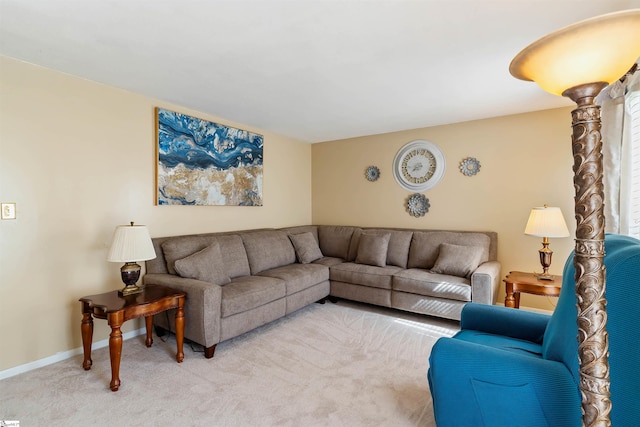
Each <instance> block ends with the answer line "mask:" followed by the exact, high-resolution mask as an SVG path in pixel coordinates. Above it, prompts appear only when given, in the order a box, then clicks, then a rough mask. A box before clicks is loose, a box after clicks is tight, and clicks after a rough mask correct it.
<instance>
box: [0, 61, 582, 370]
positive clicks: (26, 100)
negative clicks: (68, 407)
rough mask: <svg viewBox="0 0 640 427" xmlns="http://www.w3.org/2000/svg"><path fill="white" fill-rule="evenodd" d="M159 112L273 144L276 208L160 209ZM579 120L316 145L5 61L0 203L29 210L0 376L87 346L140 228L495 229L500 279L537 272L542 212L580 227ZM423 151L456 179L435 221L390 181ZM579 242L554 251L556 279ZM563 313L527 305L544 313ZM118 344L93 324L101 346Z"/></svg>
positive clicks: (519, 121)
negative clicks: (87, 316)
mask: <svg viewBox="0 0 640 427" xmlns="http://www.w3.org/2000/svg"><path fill="white" fill-rule="evenodd" d="M156 106H159V107H164V108H168V109H173V110H175V111H180V112H183V113H187V114H191V115H194V116H198V117H202V118H205V119H209V120H213V121H218V122H221V123H224V124H227V125H230V126H236V127H240V128H244V129H247V130H251V131H254V132H258V133H262V134H264V136H265V171H264V201H265V205H264V206H263V207H252V208H248V207H244V208H243V207H187V206H154V204H153V200H154V174H155V169H154V163H155V148H154V144H155V140H154V107H156ZM569 110H570V109H558V110H549V111H542V112H537V113H531V114H523V115H516V116H509V117H501V118H497V119H490V120H481V121H474V122H467V123H460V124H454V125H449V126H440V127H433V128H425V129H417V130H412V131H406V132H397V133H393V134H385V135H375V136H370V137H363V138H355V139H350V140H344V141H334V142H326V143H321V144H315V145H313V146H310V145H307V144H303V143H300V142H297V141H294V140H291V139H287V138H283V137H280V136H277V135H273V134H269V133H267V132H264V131H262V130H260V129H254V128H251V127H248V126H244V125H242V124H238V123H233V122H229V121H226V120H224V119H222V118H218V117H213V116H209V115H206V114H202V113H199V112H196V111H191V110H188V109H185V108H182V107H180V106H176V105H172V104H168V103H165V102H161V101H158V100H154V99H149V98H146V97H143V96H140V95H136V94H132V93H129V92H126V91H122V90H118V89H115V88H112V87H108V86H104V85H100V84H96V83H93V82H89V81H86V80H82V79H78V78H74V77H71V76H68V75H64V74H61V73H58V72H54V71H51V70H46V69H43V68H39V67H35V66H32V65H28V64H25V63H22V62H18V61H14V60H12V59H8V58H3V57H0V201H3V202H8V201H10V202H16V203H17V214H18V219H17V220H15V221H0V325H1V326H2V331H3V335H2V347H3V350H2V352H1V355H0V371H2V370H5V369H9V368H12V367H15V366H19V365H22V364H26V363H29V362H31V361H35V360H39V359H42V358H45V357H48V356H52V355H55V354H56V353H58V352H63V351H68V350H71V349H77V348H79V347H80V346H81V339H80V331H79V329H80V328H79V326H80V317H81V316H80V303H79V302H78V301H77V300H78V298H80V297H81V296H84V295H89V294H93V293H99V292H104V291H107V290H112V289H117V288H119V287H120V286H121V282H120V280H119V271H118V269H119V267H120V265H117V264H111V263H108V262H106V261H105V257H106V252H107V246H108V244H109V242H110V239H111V235H112V233H113V229H114V227H115V226H116V225H118V224H124V223H127V222H128V221H130V220H134V221H136V222H137V223H144V224H147V225H148V226H149V228H150V230H151V234H152V235H153V236H162V235H175V234H185V233H196V232H206V231H223V230H234V229H248V228H257V227H281V226H289V225H298V224H307V223H310V222H312V221H313V222H314V223H316V224H321V223H323V224H355V225H363V226H367V225H369V226H395V227H415V228H436V229H465V230H481V229H483V230H495V231H497V232H498V233H499V258H500V261H501V262H502V264H503V274H504V273H506V272H507V271H509V270H517V269H520V270H525V271H533V270H539V264H538V260H537V250H538V249H539V247H540V239H539V238H535V237H528V236H525V235H524V234H523V233H522V231H523V230H524V225H525V222H526V219H527V216H528V213H529V210H530V208H531V207H533V206H539V205H542V204H544V203H547V204H549V205H553V206H560V207H561V208H562V210H563V212H564V214H565V218H566V220H567V222H568V225H569V229H570V231H571V232H572V234H573V232H574V229H575V225H574V221H573V213H572V212H573V187H572V183H571V177H572V171H571V165H572V163H573V160H572V157H571V153H570V143H569V138H570V117H569ZM413 139H427V140H430V141H433V142H435V143H436V144H438V145H439V146H440V148H441V149H442V150H443V151H444V154H445V156H446V159H447V162H448V165H447V171H446V173H445V176H444V178H443V180H442V181H441V182H440V184H439V185H438V186H436V187H435V188H434V189H432V190H429V191H428V192H426V195H427V197H429V200H430V202H431V209H430V211H429V212H428V213H427V215H426V216H425V217H423V218H413V217H410V216H409V215H408V214H407V213H406V211H405V209H404V206H403V204H404V201H405V199H406V197H407V196H408V194H409V193H408V192H406V191H404V190H402V189H401V188H400V187H399V186H398V185H397V184H396V183H395V181H394V179H393V175H392V169H391V163H392V160H393V157H394V155H395V153H396V151H397V150H398V149H399V148H400V147H401V146H402V145H404V144H405V143H407V142H409V141H411V140H413ZM467 156H472V157H476V158H478V159H479V160H480V162H481V163H482V169H481V171H480V173H479V174H478V175H476V176H474V177H471V178H469V177H465V176H463V175H462V174H461V173H460V172H458V163H459V162H460V160H462V159H463V158H464V157H467ZM369 165H377V166H378V167H379V168H380V169H381V171H382V176H381V178H380V180H379V181H377V182H375V183H370V182H368V181H366V179H365V178H364V170H365V168H366V167H367V166H369ZM311 169H312V173H310V170H311ZM312 183H313V185H312ZM311 195H313V198H312V196H311ZM312 207H313V209H312ZM572 244H573V243H572V239H571V238H568V239H554V240H552V244H551V247H552V249H554V251H555V258H554V264H553V266H552V271H553V272H559V271H561V267H562V263H563V261H564V259H565V258H566V256H567V255H568V253H569V251H570V250H571V248H572ZM503 297H504V293H501V295H500V296H499V301H500V300H502V299H503ZM553 303H554V301H553V300H550V299H548V298H544V297H535V296H529V295H523V297H522V305H527V306H532V307H538V308H543V309H551V308H552V307H553ZM130 323H132V324H131V325H127V324H125V328H124V331H125V332H126V331H130V330H132V329H134V328H136V327H139V323H138V324H137V325H136V324H134V323H133V322H130ZM108 332H109V330H108V327H107V325H106V322H104V321H100V320H99V321H96V329H95V336H94V341H98V340H102V339H105V338H107V336H108Z"/></svg>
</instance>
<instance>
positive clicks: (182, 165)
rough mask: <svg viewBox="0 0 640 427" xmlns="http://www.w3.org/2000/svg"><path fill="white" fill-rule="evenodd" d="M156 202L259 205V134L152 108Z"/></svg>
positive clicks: (162, 203) (166, 203)
mask: <svg viewBox="0 0 640 427" xmlns="http://www.w3.org/2000/svg"><path fill="white" fill-rule="evenodd" d="M156 118H157V143H158V146H157V150H158V170H157V196H156V197H157V199H156V200H157V204H158V205H226V206H262V152H263V143H264V138H263V137H262V135H258V134H256V133H252V132H248V131H246V130H241V129H236V128H232V127H229V126H224V125H221V124H218V123H213V122H209V121H207V120H202V119H198V118H195V117H191V116H187V115H185V114H180V113H176V112H173V111H169V110H164V109H162V108H156Z"/></svg>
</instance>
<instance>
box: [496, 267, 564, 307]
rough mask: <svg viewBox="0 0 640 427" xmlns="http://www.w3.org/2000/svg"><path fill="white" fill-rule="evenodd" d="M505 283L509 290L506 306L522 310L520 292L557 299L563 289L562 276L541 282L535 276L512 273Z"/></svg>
mask: <svg viewBox="0 0 640 427" xmlns="http://www.w3.org/2000/svg"><path fill="white" fill-rule="evenodd" d="M503 281H504V282H505V284H506V289H507V295H506V296H505V297H504V306H505V307H512V308H520V292H524V293H527V294H534V295H544V296H549V297H557V296H559V295H560V289H561V288H562V276H553V280H540V279H538V278H537V277H536V275H535V274H533V273H524V272H522V271H511V272H510V273H509V274H508V275H507V277H506V278H505V279H504V280H503Z"/></svg>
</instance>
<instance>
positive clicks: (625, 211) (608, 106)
mask: <svg viewBox="0 0 640 427" xmlns="http://www.w3.org/2000/svg"><path fill="white" fill-rule="evenodd" d="M639 62H640V61H639ZM596 102H597V103H598V104H599V105H600V106H601V116H602V155H603V161H604V191H605V201H604V202H605V206H604V210H605V218H606V226H605V231H606V232H608V233H618V234H628V235H632V236H635V237H638V238H640V71H638V70H636V71H635V73H633V74H631V75H627V76H625V78H623V79H621V80H619V81H616V82H615V83H612V84H611V85H609V86H608V87H607V88H605V89H604V90H603V91H602V93H601V94H600V95H599V96H598V98H597V99H596Z"/></svg>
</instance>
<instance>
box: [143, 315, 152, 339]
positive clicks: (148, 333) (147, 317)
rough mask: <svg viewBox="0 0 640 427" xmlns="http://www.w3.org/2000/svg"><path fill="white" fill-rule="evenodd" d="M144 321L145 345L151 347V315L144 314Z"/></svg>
mask: <svg viewBox="0 0 640 427" xmlns="http://www.w3.org/2000/svg"><path fill="white" fill-rule="evenodd" d="M144 323H145V326H146V327H147V339H146V340H145V342H144V343H145V344H146V346H147V347H151V344H153V316H146V317H145V318H144Z"/></svg>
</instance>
